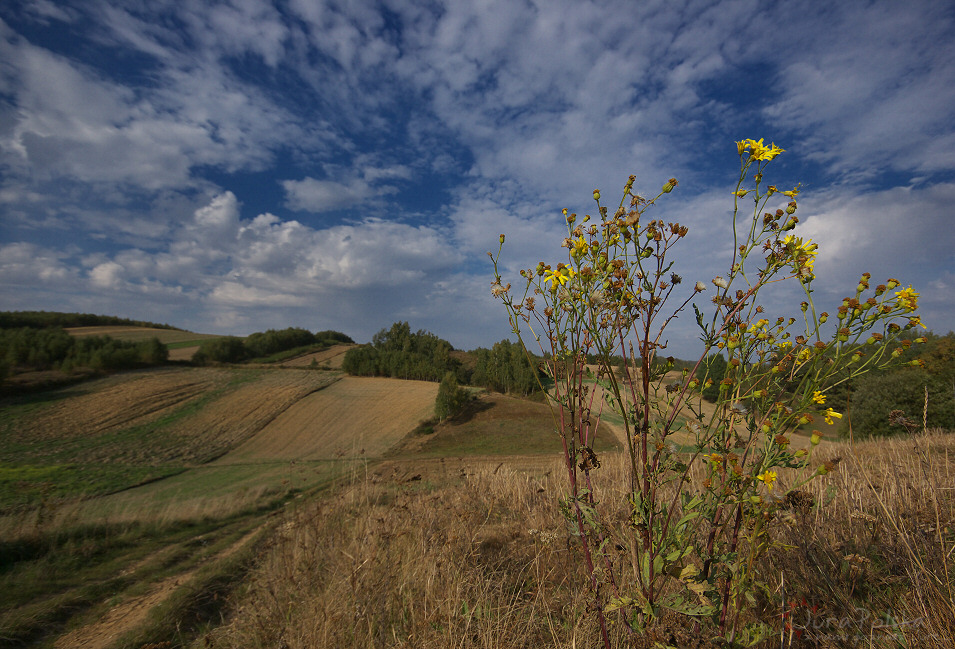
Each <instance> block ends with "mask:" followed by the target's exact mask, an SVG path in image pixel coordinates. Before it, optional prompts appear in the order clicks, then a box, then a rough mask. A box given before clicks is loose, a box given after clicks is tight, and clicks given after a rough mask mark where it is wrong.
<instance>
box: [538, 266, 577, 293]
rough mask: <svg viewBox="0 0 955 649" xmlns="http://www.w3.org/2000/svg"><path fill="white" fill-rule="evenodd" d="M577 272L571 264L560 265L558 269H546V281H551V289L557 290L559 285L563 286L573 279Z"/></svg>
mask: <svg viewBox="0 0 955 649" xmlns="http://www.w3.org/2000/svg"><path fill="white" fill-rule="evenodd" d="M576 274H577V273H575V272H574V269H573V268H570V267H569V266H564V265H560V266H558V267H557V270H547V271H544V281H545V282H550V290H552V291H556V290H557V287H558V286H563V285H564V284H566V283H567V280H569V279H571V278H573V277H574V275H576Z"/></svg>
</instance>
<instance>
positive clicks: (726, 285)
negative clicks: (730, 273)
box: [713, 275, 729, 288]
mask: <svg viewBox="0 0 955 649" xmlns="http://www.w3.org/2000/svg"><path fill="white" fill-rule="evenodd" d="M713 284H714V285H715V286H719V287H720V288H729V282H727V281H726V280H725V279H723V276H722V275H717V276H716V277H714V278H713Z"/></svg>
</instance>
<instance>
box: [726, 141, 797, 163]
mask: <svg viewBox="0 0 955 649" xmlns="http://www.w3.org/2000/svg"><path fill="white" fill-rule="evenodd" d="M747 149H749V159H750V160H772V159H773V158H775V157H776V156H778V155H779V154H780V153H782V152H783V151H785V149H780V148H779V147H778V146H776V143H775V142H774V143H773V144H771V145H769V146H766V145H765V144H763V138H759V140H752V139H750V140H743V141H742V142H737V143H736V150H737V151H738V152H739V154H740V155H743V152H744V151H746V150H747Z"/></svg>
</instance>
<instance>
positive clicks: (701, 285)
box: [696, 282, 706, 293]
mask: <svg viewBox="0 0 955 649" xmlns="http://www.w3.org/2000/svg"><path fill="white" fill-rule="evenodd" d="M705 290H706V284H704V283H703V282H697V283H696V292H697V293H702V292H703V291H705Z"/></svg>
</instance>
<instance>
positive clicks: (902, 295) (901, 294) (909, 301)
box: [895, 286, 919, 311]
mask: <svg viewBox="0 0 955 649" xmlns="http://www.w3.org/2000/svg"><path fill="white" fill-rule="evenodd" d="M895 299H896V302H895V303H896V304H897V305H898V306H899V307H901V308H903V309H905V310H906V311H915V310H916V309H917V308H919V301H918V300H919V294H918V293H917V292H916V291H915V290H914V289H913V288H912V287H911V286H909V287H908V288H903V289H902V290H901V291H896V293H895Z"/></svg>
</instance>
